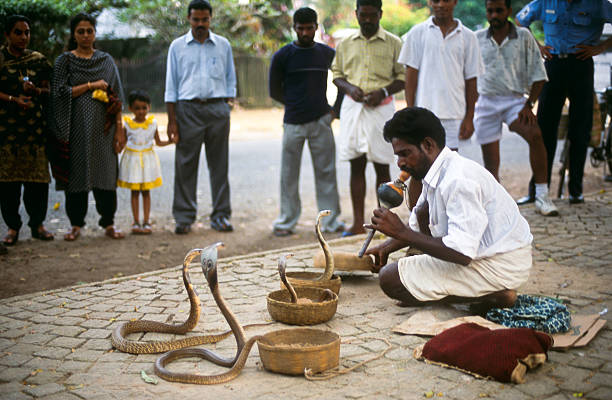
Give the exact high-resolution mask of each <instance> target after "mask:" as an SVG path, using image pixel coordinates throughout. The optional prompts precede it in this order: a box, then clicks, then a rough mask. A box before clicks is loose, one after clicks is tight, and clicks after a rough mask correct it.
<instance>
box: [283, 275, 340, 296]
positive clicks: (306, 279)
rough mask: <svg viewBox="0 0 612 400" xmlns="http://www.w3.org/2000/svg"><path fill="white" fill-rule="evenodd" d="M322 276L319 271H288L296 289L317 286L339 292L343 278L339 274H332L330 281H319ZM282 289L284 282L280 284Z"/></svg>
mask: <svg viewBox="0 0 612 400" xmlns="http://www.w3.org/2000/svg"><path fill="white" fill-rule="evenodd" d="M320 276H321V273H319V272H287V280H288V281H289V283H291V285H293V287H294V288H295V289H297V288H301V287H315V288H319V289H329V290H331V291H332V292H334V293H336V294H339V293H340V286H342V280H341V279H340V277H339V276H337V275H332V277H331V279H330V280H328V281H318V280H317V279H318V278H319V277H320ZM280 285H281V286H280V287H281V289H284V288H285V285H284V284H283V282H281V284H280Z"/></svg>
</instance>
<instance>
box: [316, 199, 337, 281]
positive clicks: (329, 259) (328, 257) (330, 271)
mask: <svg viewBox="0 0 612 400" xmlns="http://www.w3.org/2000/svg"><path fill="white" fill-rule="evenodd" d="M330 214H331V211H330V210H323V211H321V212H319V215H317V223H316V224H315V233H316V235H317V240H318V241H319V243H320V244H321V248H322V249H323V254H325V271H324V272H323V274H322V275H321V276H320V277H318V278H317V280H319V281H329V280H330V279H331V278H332V276H333V275H334V256H333V254H332V252H331V250H330V248H329V245H328V244H327V242H326V241H325V239H324V238H323V234H322V233H321V226H320V225H321V217H324V216H326V215H330Z"/></svg>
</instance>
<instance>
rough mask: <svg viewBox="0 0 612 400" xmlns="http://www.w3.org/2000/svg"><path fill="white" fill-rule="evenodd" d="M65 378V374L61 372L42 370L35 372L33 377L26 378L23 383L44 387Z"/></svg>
mask: <svg viewBox="0 0 612 400" xmlns="http://www.w3.org/2000/svg"><path fill="white" fill-rule="evenodd" d="M65 377H66V374H65V373H62V372H57V371H49V370H43V371H40V372H37V373H36V374H35V375H33V376H30V377H28V378H27V379H26V380H25V382H26V383H27V384H28V385H46V384H48V383H55V382H59V381H62V380H63V379H64V378H65Z"/></svg>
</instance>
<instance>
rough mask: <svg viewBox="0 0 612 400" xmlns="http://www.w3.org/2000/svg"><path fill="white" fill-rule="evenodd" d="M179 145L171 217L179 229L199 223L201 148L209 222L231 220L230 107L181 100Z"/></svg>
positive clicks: (217, 102) (178, 116) (178, 118)
mask: <svg viewBox="0 0 612 400" xmlns="http://www.w3.org/2000/svg"><path fill="white" fill-rule="evenodd" d="M176 120H177V124H178V129H179V142H178V144H177V145H176V151H175V158H174V202H173V204H172V214H173V216H174V220H175V221H176V224H177V225H183V226H185V225H191V224H193V223H194V222H195V220H196V213H197V197H196V193H197V185H198V164H199V161H200V151H201V150H202V144H204V149H205V151H206V161H207V164H208V174H209V177H210V191H211V197H212V213H211V215H210V219H211V220H213V219H215V218H217V217H226V218H228V219H229V218H230V216H231V213H232V210H231V207H230V187H229V181H228V176H227V173H228V165H229V160H228V158H229V130H230V106H229V105H228V104H227V103H226V102H225V101H223V100H220V99H219V100H218V101H215V102H211V103H206V104H203V103H199V102H197V101H184V100H179V102H178V103H177V106H176Z"/></svg>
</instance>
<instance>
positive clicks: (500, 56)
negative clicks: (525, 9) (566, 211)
mask: <svg viewBox="0 0 612 400" xmlns="http://www.w3.org/2000/svg"><path fill="white" fill-rule="evenodd" d="M485 6H486V15H487V20H488V21H489V28H488V29H486V28H485V29H481V30H479V31H477V32H476V37H477V38H478V44H479V45H480V51H481V53H482V59H483V61H484V64H485V73H484V74H483V75H482V76H481V77H480V78H479V79H478V94H479V97H478V102H477V103H476V123H475V129H476V139H477V140H478V143H479V144H480V145H481V147H482V158H483V159H484V165H485V168H486V169H488V170H489V171H490V172H491V173H492V174H493V176H494V177H495V179H497V180H499V176H498V170H499V140H500V139H501V136H502V122H505V123H506V125H508V127H509V128H510V130H511V131H513V132H516V133H518V134H519V135H521V137H522V138H523V139H525V140H526V141H527V143H529V161H530V163H531V170H532V171H533V176H534V177H535V181H536V184H535V190H536V193H535V198H536V210H537V211H538V212H539V213H540V214H542V215H558V214H559V212H558V211H557V207H555V205H554V204H553V203H552V201H551V200H550V198H549V197H548V175H547V172H546V148H545V147H544V141H543V140H542V132H541V131H540V127H539V126H538V121H537V119H536V117H535V115H533V112H532V111H531V109H532V108H533V104H534V102H535V100H536V99H537V98H538V95H539V94H540V91H541V90H542V87H543V86H544V83H545V82H546V70H545V69H544V62H543V61H542V56H541V55H540V50H539V48H538V43H537V42H536V40H535V38H534V37H533V36H532V35H531V33H530V32H529V30H527V29H525V28H521V27H516V26H515V25H514V24H513V23H512V22H510V21H509V20H508V17H509V16H510V15H511V14H512V7H510V0H488V1H487V2H486V3H485ZM525 94H527V95H528V97H527V99H525V97H524V95H525Z"/></svg>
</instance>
